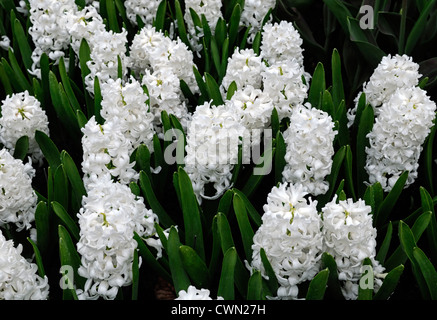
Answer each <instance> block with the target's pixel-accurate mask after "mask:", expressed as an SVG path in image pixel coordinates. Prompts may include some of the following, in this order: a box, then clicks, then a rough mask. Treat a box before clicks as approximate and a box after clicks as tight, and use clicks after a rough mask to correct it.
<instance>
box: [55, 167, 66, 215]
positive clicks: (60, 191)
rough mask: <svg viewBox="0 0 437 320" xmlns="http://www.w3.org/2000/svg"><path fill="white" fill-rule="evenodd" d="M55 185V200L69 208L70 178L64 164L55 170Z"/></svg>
mask: <svg viewBox="0 0 437 320" xmlns="http://www.w3.org/2000/svg"><path fill="white" fill-rule="evenodd" d="M53 186H54V187H53V200H54V201H57V202H59V204H61V205H62V206H63V207H64V208H68V204H69V193H70V192H69V190H68V178H67V175H66V173H65V170H64V166H63V165H62V164H61V165H60V166H59V167H57V168H56V170H54V173H53Z"/></svg>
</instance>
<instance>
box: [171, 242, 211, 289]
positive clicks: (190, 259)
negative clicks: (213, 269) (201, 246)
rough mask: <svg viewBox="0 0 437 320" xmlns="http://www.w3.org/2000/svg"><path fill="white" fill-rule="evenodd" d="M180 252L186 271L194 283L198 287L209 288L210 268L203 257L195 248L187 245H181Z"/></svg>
mask: <svg viewBox="0 0 437 320" xmlns="http://www.w3.org/2000/svg"><path fill="white" fill-rule="evenodd" d="M179 253H180V255H181V259H182V263H183V265H184V268H185V272H186V273H187V274H188V276H189V277H190V279H191V281H192V283H193V285H194V286H195V287H196V288H208V287H209V283H210V279H209V270H208V268H207V267H206V264H205V262H204V261H203V260H202V258H200V257H199V255H198V254H197V252H196V251H194V249H193V248H191V247H189V246H186V245H181V246H180V247H179Z"/></svg>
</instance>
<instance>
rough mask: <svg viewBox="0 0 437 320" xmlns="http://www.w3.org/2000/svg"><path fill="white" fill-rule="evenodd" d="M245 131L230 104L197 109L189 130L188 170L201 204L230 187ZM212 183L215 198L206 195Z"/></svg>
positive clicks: (187, 148)
mask: <svg viewBox="0 0 437 320" xmlns="http://www.w3.org/2000/svg"><path fill="white" fill-rule="evenodd" d="M244 131H245V128H244V126H243V125H242V124H241V123H240V121H239V118H238V115H237V114H236V113H235V112H234V108H233V107H231V106H230V105H229V104H224V105H220V106H214V105H212V104H211V103H210V102H205V103H204V104H203V105H200V106H198V107H197V109H196V111H195V112H194V114H193V118H192V120H191V122H190V124H189V127H188V130H187V145H186V156H185V159H184V163H185V170H186V172H187V174H188V175H189V177H190V179H191V181H192V184H193V189H194V192H195V194H196V195H197V198H198V200H199V202H200V201H201V199H202V198H216V197H218V196H220V195H221V194H222V193H223V192H224V191H226V189H227V188H229V187H230V184H231V178H232V169H233V167H234V165H235V164H237V163H238V145H239V144H240V143H241V141H240V139H239V137H243V135H244ZM207 183H212V184H213V187H214V189H215V191H216V193H215V195H212V196H209V195H206V194H205V192H204V191H205V190H204V187H205V185H206V184H207Z"/></svg>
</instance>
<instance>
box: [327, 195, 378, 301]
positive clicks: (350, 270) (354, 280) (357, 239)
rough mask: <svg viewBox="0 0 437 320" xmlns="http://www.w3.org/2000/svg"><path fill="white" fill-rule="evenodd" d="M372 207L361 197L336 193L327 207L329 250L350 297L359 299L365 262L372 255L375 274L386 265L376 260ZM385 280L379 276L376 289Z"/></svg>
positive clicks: (344, 288)
mask: <svg viewBox="0 0 437 320" xmlns="http://www.w3.org/2000/svg"><path fill="white" fill-rule="evenodd" d="M371 210H372V209H371V207H370V206H368V205H366V203H365V202H364V201H363V200H361V199H359V200H358V201H356V202H354V201H353V200H352V199H346V200H340V201H337V196H334V199H332V201H331V202H329V203H327V204H326V205H325V206H324V207H323V209H322V212H323V238H324V245H325V251H326V252H327V253H329V254H330V255H331V256H332V257H333V258H334V260H335V262H336V264H337V268H338V272H339V273H338V278H339V280H340V281H343V283H344V286H343V288H342V291H343V294H344V296H345V297H346V298H347V299H356V297H357V293H358V285H359V280H360V277H361V275H362V273H363V262H364V260H365V259H366V258H369V259H370V260H371V262H372V268H373V272H374V274H375V275H379V274H381V273H382V272H383V271H384V268H383V267H382V266H381V265H380V263H379V262H378V261H377V260H376V259H375V256H376V235H377V230H376V228H374V227H373V219H372V214H371ZM380 285H381V280H380V279H378V277H375V290H377V289H378V288H379V286H380Z"/></svg>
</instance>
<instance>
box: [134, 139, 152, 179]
mask: <svg viewBox="0 0 437 320" xmlns="http://www.w3.org/2000/svg"><path fill="white" fill-rule="evenodd" d="M135 167H136V169H137V171H144V172H145V173H150V151H149V148H147V146H146V145H145V144H141V145H139V146H138V148H137V149H136V153H135Z"/></svg>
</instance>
